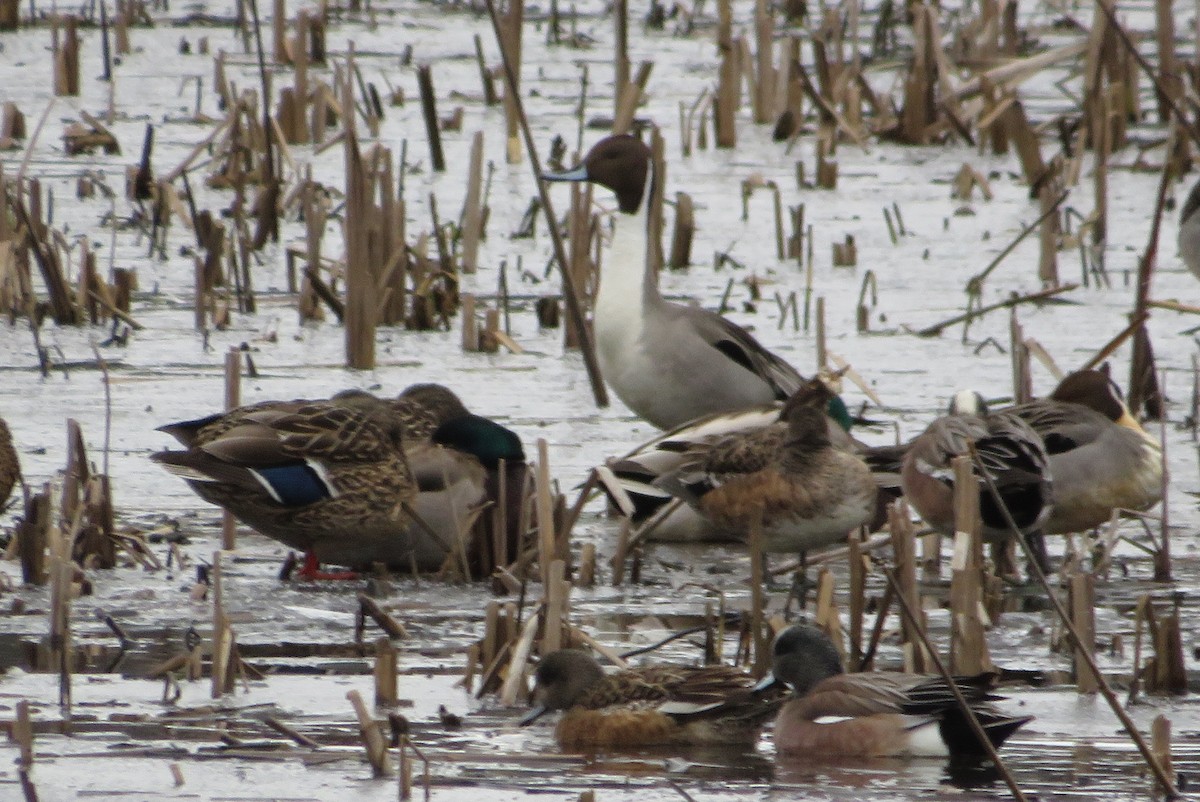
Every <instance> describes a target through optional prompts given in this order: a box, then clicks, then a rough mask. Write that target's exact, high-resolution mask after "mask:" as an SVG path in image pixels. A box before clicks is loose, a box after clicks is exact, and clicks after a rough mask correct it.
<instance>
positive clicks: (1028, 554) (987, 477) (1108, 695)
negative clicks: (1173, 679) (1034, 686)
mask: <svg viewBox="0 0 1200 802" xmlns="http://www.w3.org/2000/svg"><path fill="white" fill-rule="evenodd" d="M972 451H974V449H972ZM972 459H973V460H974V461H975V465H976V468H977V469H978V471H979V475H980V476H981V477H982V478H983V481H984V484H986V485H987V489H988V492H989V493H991V495H992V499H993V500H994V501H995V502H996V506H997V508H998V509H999V510H1000V514H1001V515H1003V516H1004V522H1005V523H1006V524H1007V525H1008V528H1009V529H1010V530H1011V531H1012V533H1013V537H1015V538H1016V540H1017V543H1019V544H1020V546H1021V549H1022V550H1023V551H1024V552H1025V558H1026V560H1027V561H1028V563H1029V572H1030V573H1031V574H1032V575H1033V577H1034V579H1036V580H1037V583H1038V584H1039V585H1041V587H1042V589H1043V590H1045V592H1046V597H1047V598H1048V599H1050V604H1051V605H1052V606H1053V607H1054V611H1055V612H1056V613H1057V614H1058V618H1059V620H1060V621H1062V625H1063V628H1064V629H1065V630H1066V632H1067V635H1068V636H1069V637H1070V639H1071V645H1072V646H1073V647H1074V648H1075V649H1076V650H1077V654H1078V655H1079V656H1080V657H1082V658H1083V661H1084V662H1085V663H1086V664H1087V667H1088V669H1089V670H1090V671H1091V672H1092V674H1093V675H1094V676H1095V677H1096V685H1097V688H1098V690H1099V691H1100V694H1101V695H1102V696H1103V697H1104V700H1105V701H1106V702H1108V705H1109V707H1111V708H1112V711H1113V713H1114V714H1115V715H1116V717H1117V718H1118V719H1119V720H1120V721H1121V726H1122V727H1124V728H1125V732H1127V733H1128V734H1129V737H1130V738H1131V739H1132V740H1133V743H1134V745H1135V746H1136V747H1137V749H1138V751H1139V752H1140V753H1141V755H1142V759H1144V760H1145V761H1146V765H1147V766H1149V767H1150V771H1151V772H1153V774H1154V777H1155V779H1157V780H1158V782H1159V783H1160V784H1161V786H1162V789H1163V794H1164V795H1165V796H1166V797H1167V798H1168V799H1177V798H1178V797H1179V792H1178V791H1176V790H1175V785H1174V783H1173V782H1172V781H1171V778H1170V776H1169V775H1168V774H1167V772H1166V770H1165V769H1164V768H1163V765H1162V763H1161V762H1160V761H1159V760H1158V756H1157V755H1155V754H1154V752H1153V751H1152V750H1151V749H1150V746H1149V744H1147V743H1146V739H1145V738H1144V737H1142V734H1141V733H1140V732H1139V731H1138V728H1137V725H1136V724H1135V723H1134V722H1133V719H1131V718H1130V717H1129V714H1128V713H1127V712H1125V708H1124V707H1122V706H1121V701H1120V700H1119V699H1117V696H1116V694H1114V693H1113V690H1112V688H1111V687H1110V686H1109V684H1108V680H1106V679H1105V678H1104V675H1103V674H1101V673H1100V668H1099V666H1097V665H1096V659H1095V658H1094V657H1093V656H1092V654H1091V653H1090V652H1089V651H1088V650H1087V649H1086V648H1085V646H1084V643H1083V641H1082V639H1081V638H1080V636H1079V632H1078V631H1077V630H1076V629H1075V625H1074V624H1073V623H1072V621H1071V616H1070V614H1069V613H1068V612H1067V609H1066V607H1064V606H1063V603H1062V599H1060V598H1059V597H1058V595H1057V594H1056V593H1055V592H1054V588H1052V587H1051V586H1050V581H1049V580H1048V579H1046V574H1045V572H1043V571H1042V566H1041V565H1040V564H1039V563H1038V560H1037V558H1036V557H1035V555H1034V553H1033V550H1032V549H1031V548H1030V547H1029V543H1028V541H1026V540H1025V537H1024V536H1023V535H1022V534H1021V529H1020V527H1018V526H1017V523H1016V521H1014V520H1013V517H1012V513H1011V512H1010V511H1009V509H1008V505H1006V504H1005V503H1004V499H1003V498H1001V497H1000V491H999V490H998V489H997V488H996V482H995V481H994V480H993V479H992V477H991V474H989V473H988V471H987V469H986V468H985V467H984V466H983V464H982V463H981V462H980V461H979V458H978V455H976V454H974V453H972Z"/></svg>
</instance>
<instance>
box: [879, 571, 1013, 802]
mask: <svg viewBox="0 0 1200 802" xmlns="http://www.w3.org/2000/svg"><path fill="white" fill-rule="evenodd" d="M884 576H885V577H886V578H887V581H888V586H889V587H891V588H892V590H893V591H894V592H895V594H896V600H897V601H899V602H900V612H901V613H902V614H903V616H904V620H905V621H907V622H909V623H911V624H912V625H913V630H914V631H915V632H916V633H917V637H919V638H920V640H921V647H922V648H923V649H924V650H925V652H926V654H928V655H929V658H930V660H931V661H932V662H933V666H934V668H936V669H937V672H938V673H939V674H941V675H942V678H943V679H944V680H945V681H946V687H947V688H948V689H949V690H950V692H951V693H952V694H954V701H955V702H957V703H958V709H959V710H960V711H961V712H962V714H963V716H965V717H966V720H967V724H968V725H970V727H971V732H972V733H974V735H975V738H976V739H977V740H978V741H979V743H980V745H982V746H983V748H984V750H985V751H986V752H987V754H988V758H989V759H991V761H992V764H993V765H994V766H995V767H996V770H997V771H998V772H1000V776H1001V777H1003V778H1004V783H1005V785H1007V786H1008V790H1009V791H1011V792H1012V795H1013V798H1014V799H1016V800H1019V801H1020V802H1024V800H1025V799H1026V797H1025V794H1024V792H1023V791H1021V787H1020V786H1019V785H1017V781H1016V779H1015V778H1014V777H1013V776H1012V772H1010V771H1009V770H1008V766H1007V765H1005V763H1004V760H1003V758H1001V757H1000V753H999V752H998V751H997V750H996V747H995V745H994V744H993V743H992V740H991V739H990V738H989V737H988V735H987V732H986V731H985V730H984V729H983V725H982V724H980V723H979V718H978V717H977V716H976V715H975V711H974V710H972V709H971V705H970V704H969V703H968V702H967V700H966V697H964V696H963V694H962V691H961V690H959V688H958V685H957V684H956V683H955V681H954V676H953V675H952V674H951V673H950V671H949V670H948V669H947V668H946V664H945V663H943V662H942V658H941V657H940V656H938V653H937V650H935V649H934V648H933V644H932V643H930V642H929V638H928V637H926V635H925V631H924V628H923V627H921V626H918V625H917V619H916V615H917V611H916V610H914V609H913V608H912V607H911V606H910V605H909V603H908V600H907V599H905V598H904V592H903V591H902V590H901V589H900V581H899V580H898V579H897V578H896V574H895V571H894V570H893V569H886V570H885V571H884Z"/></svg>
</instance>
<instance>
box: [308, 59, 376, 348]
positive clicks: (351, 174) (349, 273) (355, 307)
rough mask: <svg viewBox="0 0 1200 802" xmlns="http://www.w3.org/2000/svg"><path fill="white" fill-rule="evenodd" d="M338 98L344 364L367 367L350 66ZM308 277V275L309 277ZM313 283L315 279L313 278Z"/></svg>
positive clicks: (367, 272) (364, 215) (365, 207)
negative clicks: (343, 245)
mask: <svg viewBox="0 0 1200 802" xmlns="http://www.w3.org/2000/svg"><path fill="white" fill-rule="evenodd" d="M343 72H344V74H343V76H342V86H341V100H342V108H343V109H344V114H343V121H342V124H343V127H344V131H345V134H346V136H345V141H344V143H343V144H344V148H345V149H344V155H345V159H344V164H345V173H346V201H345V207H344V213H345V218H344V221H345V222H344V225H345V231H346V237H345V239H346V312H345V315H346V317H345V328H346V331H345V334H346V367H349V368H353V369H356V370H371V369H373V368H374V367H375V322H376V313H375V305H376V300H377V296H378V288H377V287H376V284H375V277H374V276H373V275H372V271H371V265H370V259H371V253H370V242H371V237H370V235H369V231H370V225H371V219H370V218H371V217H372V215H371V208H372V205H373V204H372V202H371V197H370V196H371V190H370V179H369V178H368V176H367V167H366V165H365V164H364V163H363V159H362V155H361V153H360V151H359V145H358V134H357V131H356V130H355V124H354V88H353V84H352V83H351V78H350V73H351V72H352V70H351V69H349V68H348V69H346V70H344V71H343ZM310 278H311V277H310ZM313 283H314V285H315V284H316V282H315V281H314V282H313Z"/></svg>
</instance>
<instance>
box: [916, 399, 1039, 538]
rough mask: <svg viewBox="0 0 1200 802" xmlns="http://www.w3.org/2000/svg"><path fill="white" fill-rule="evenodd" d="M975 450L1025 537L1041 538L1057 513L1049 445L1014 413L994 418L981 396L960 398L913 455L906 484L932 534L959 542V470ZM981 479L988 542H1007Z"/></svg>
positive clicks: (1004, 527)
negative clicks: (956, 462) (958, 461)
mask: <svg viewBox="0 0 1200 802" xmlns="http://www.w3.org/2000/svg"><path fill="white" fill-rule="evenodd" d="M972 443H974V445H975V451H976V453H977V454H978V456H979V462H980V463H982V465H983V466H984V467H985V468H986V469H987V472H988V474H989V475H990V476H991V478H992V481H993V482H994V483H995V485H996V490H997V491H998V492H999V494H1000V498H1001V500H1002V501H1003V502H1004V505H1005V506H1006V507H1007V508H1008V510H1009V512H1010V513H1011V514H1012V517H1013V519H1014V521H1015V523H1016V524H1017V526H1018V527H1019V528H1020V530H1021V533H1022V534H1023V535H1030V534H1032V533H1034V532H1036V531H1038V529H1039V528H1040V527H1041V525H1042V524H1043V523H1044V522H1045V521H1046V518H1047V516H1049V515H1050V514H1051V509H1052V506H1053V499H1052V493H1051V487H1052V485H1051V475H1052V472H1051V468H1050V465H1049V458H1048V457H1047V455H1046V449H1045V447H1044V446H1043V445H1042V439H1041V437H1039V436H1038V434H1037V432H1035V431H1034V430H1033V429H1032V428H1031V427H1030V426H1029V424H1027V423H1026V422H1025V421H1024V420H1022V419H1021V418H1020V417H1019V416H1018V415H1016V414H1014V413H1012V412H996V413H993V414H989V413H988V410H987V406H986V404H985V403H984V401H983V397H982V396H981V395H980V394H979V393H977V392H973V391H963V392H960V393H958V394H957V395H955V397H954V400H953V401H952V402H951V404H950V414H949V415H946V416H944V417H941V418H938V419H937V420H935V421H934V422H933V423H931V424H929V427H928V428H927V429H926V430H925V431H924V432H923V433H922V434H921V435H919V436H918V437H917V438H916V439H914V440H913V441H912V442H911V443H910V444H909V445H908V447H907V449H906V450H905V454H904V459H903V462H902V465H901V469H900V482H901V488H902V489H903V491H904V495H905V496H906V497H907V498H908V500H909V502H910V503H911V504H912V505H913V507H914V508H915V509H916V511H917V512H918V513H920V515H921V517H922V518H923V519H925V522H926V523H928V524H929V525H930V526H931V527H933V528H934V529H936V530H937V531H939V532H941V533H943V534H953V533H954V531H955V526H954V469H953V466H952V464H951V463H952V460H953V459H954V458H955V457H959V456H969V454H970V451H969V446H970V444H972ZM974 472H975V481H976V484H977V485H978V491H979V510H980V518H981V519H982V520H983V537H984V540H986V541H988V542H991V543H1000V542H1003V541H1005V540H1007V539H1008V538H1009V537H1011V535H1012V530H1011V528H1010V527H1009V526H1008V522H1007V519H1006V518H1005V517H1004V513H1003V511H1002V510H1001V509H1000V507H999V505H997V504H996V501H995V499H994V497H993V496H992V493H991V491H990V490H989V489H988V487H987V485H985V484H984V482H983V479H981V478H980V476H979V468H978V466H975V470H974Z"/></svg>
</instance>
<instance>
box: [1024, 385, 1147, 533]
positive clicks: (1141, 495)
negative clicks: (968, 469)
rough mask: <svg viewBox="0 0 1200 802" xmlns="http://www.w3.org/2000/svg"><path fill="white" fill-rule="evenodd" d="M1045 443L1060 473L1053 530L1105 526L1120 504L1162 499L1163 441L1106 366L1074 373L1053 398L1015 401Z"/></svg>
mask: <svg viewBox="0 0 1200 802" xmlns="http://www.w3.org/2000/svg"><path fill="white" fill-rule="evenodd" d="M1007 412H1008V413H1010V414H1013V415H1017V416H1019V417H1020V418H1021V419H1022V420H1024V421H1025V422H1026V423H1028V424H1029V426H1030V427H1031V428H1032V429H1033V430H1034V431H1035V432H1037V434H1038V435H1039V436H1040V437H1041V439H1042V442H1043V443H1044V444H1045V447H1046V453H1047V454H1048V455H1049V460H1050V474H1051V476H1052V477H1053V480H1054V507H1053V509H1052V510H1051V512H1050V516H1049V518H1047V519H1046V522H1045V524H1044V525H1043V527H1042V528H1043V530H1044V531H1045V532H1046V533H1047V534H1065V533H1068V532H1082V531H1085V530H1088V529H1092V528H1094V527H1097V526H1100V525H1101V524H1103V523H1105V522H1106V521H1108V520H1109V519H1110V518H1111V517H1112V513H1113V511H1114V510H1116V509H1126V510H1145V509H1148V508H1150V507H1151V506H1153V505H1154V504H1157V503H1158V502H1159V501H1161V500H1162V493H1163V482H1164V481H1165V477H1164V476H1163V464H1162V446H1161V445H1160V443H1159V441H1158V440H1157V439H1156V438H1154V437H1151V436H1150V435H1149V434H1148V433H1147V432H1146V430H1145V429H1143V428H1142V426H1141V424H1139V423H1138V422H1137V420H1135V419H1134V417H1133V415H1131V414H1130V413H1129V409H1128V408H1127V407H1126V406H1125V401H1124V400H1123V398H1122V395H1121V391H1120V389H1119V388H1118V387H1117V385H1116V384H1114V383H1113V382H1112V380H1111V379H1110V378H1109V377H1108V374H1107V373H1106V372H1104V371H1100V370H1081V371H1077V372H1075V373H1071V374H1069V375H1068V376H1067V377H1066V378H1064V379H1063V380H1062V381H1061V382H1060V383H1059V385H1058V387H1056V388H1055V390H1054V392H1053V393H1051V394H1050V397H1049V398H1045V399H1041V400H1038V401H1032V402H1030V403H1028V404H1020V405H1017V406H1014V407H1010V408H1008V410H1007Z"/></svg>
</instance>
